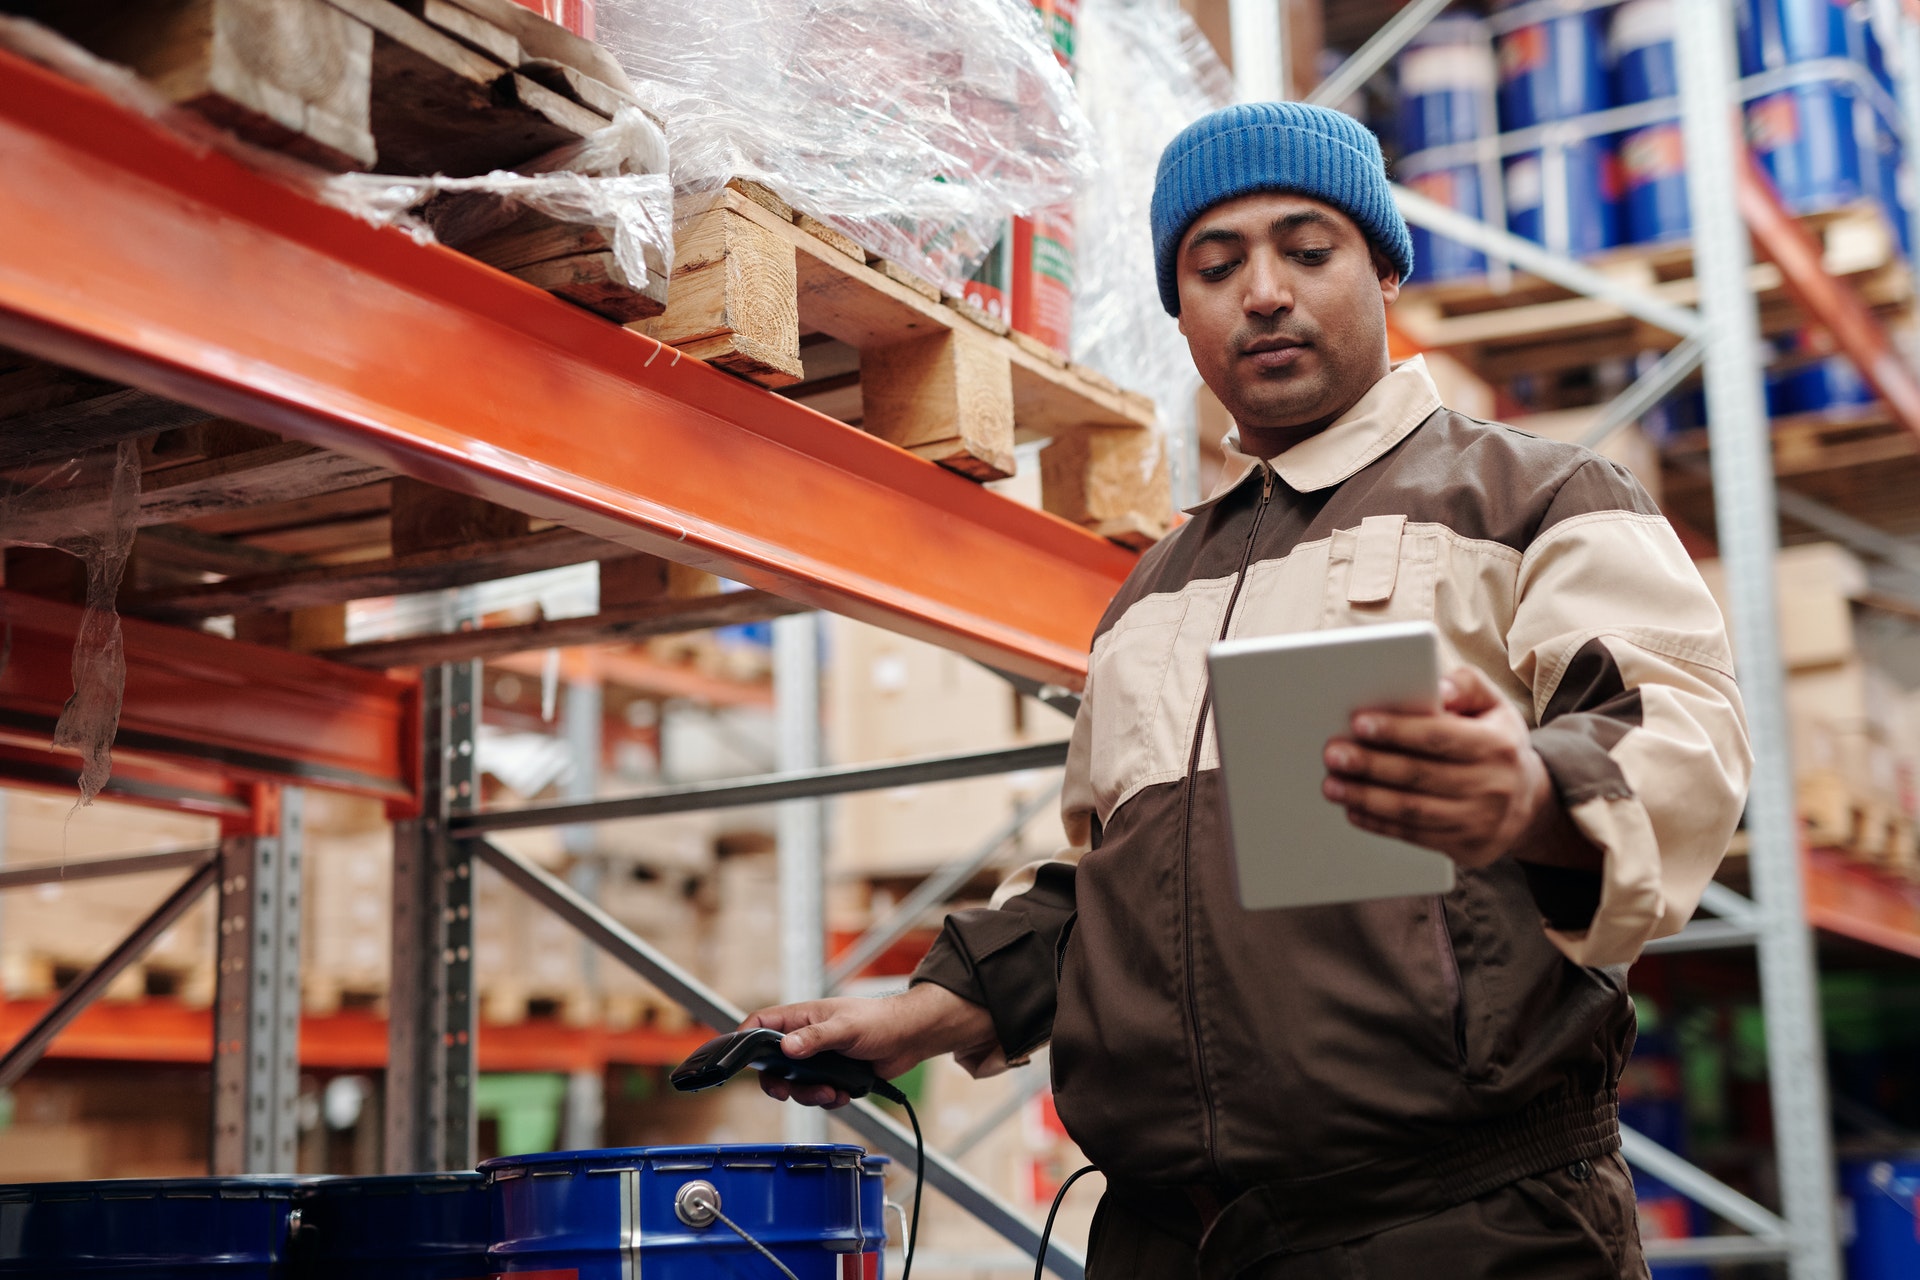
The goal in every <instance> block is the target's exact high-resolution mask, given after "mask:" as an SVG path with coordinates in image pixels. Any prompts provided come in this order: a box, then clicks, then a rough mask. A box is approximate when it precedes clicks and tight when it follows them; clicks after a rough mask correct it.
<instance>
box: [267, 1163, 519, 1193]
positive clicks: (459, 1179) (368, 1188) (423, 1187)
mask: <svg viewBox="0 0 1920 1280" xmlns="http://www.w3.org/2000/svg"><path fill="white" fill-rule="evenodd" d="M486 1184H487V1175H486V1174H484V1173H480V1172H478V1171H477V1170H471V1169H468V1170H461V1171H458V1172H453V1173H382V1174H374V1175H371V1176H369V1177H342V1178H319V1179H316V1180H315V1181H313V1182H310V1183H307V1184H305V1185H303V1186H302V1187H301V1188H300V1196H301V1198H303V1199H305V1198H307V1197H315V1196H318V1197H326V1198H328V1199H332V1198H335V1197H339V1196H403V1195H445V1194H449V1193H452V1192H458V1191H478V1190H480V1189H481V1188H483V1187H485V1186H486Z"/></svg>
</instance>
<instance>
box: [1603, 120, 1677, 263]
mask: <svg viewBox="0 0 1920 1280" xmlns="http://www.w3.org/2000/svg"><path fill="white" fill-rule="evenodd" d="M1620 186H1621V204H1622V208H1623V217H1622V222H1623V224H1624V231H1625V235H1626V239H1627V243H1629V244H1652V243H1655V242H1657V241H1661V240H1680V239H1684V238H1685V237H1686V235H1687V233H1688V231H1689V230H1690V229H1691V225H1692V222H1691V219H1690V218H1689V217H1688V214H1687V149H1686V143H1685V142H1684V141H1683V140H1682V138H1681V136H1680V125H1679V123H1678V122H1676V121H1668V122H1666V123H1663V124H1656V125H1649V126H1648V127H1647V128H1645V129H1635V130H1634V131H1633V132H1631V133H1628V134H1626V135H1625V136H1623V137H1622V138H1621V139H1620Z"/></svg>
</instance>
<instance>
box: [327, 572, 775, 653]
mask: <svg viewBox="0 0 1920 1280" xmlns="http://www.w3.org/2000/svg"><path fill="white" fill-rule="evenodd" d="M806 610H807V606H806V605H803V604H800V603H798V602H797V601H793V600H787V599H784V598H783V597H780V596H776V595H773V594H771V593H769V592H766V591H733V592H728V593H726V594H724V595H714V596H696V597H693V598H690V599H671V598H667V599H659V600H648V601H643V602H640V603H637V604H627V605H617V606H612V607H603V608H602V609H601V610H600V612H599V613H597V614H594V615H592V616H590V617H585V618H557V619H543V620H542V621H539V622H528V623H520V624H517V625H514V626H505V627H482V628H480V629H479V630H476V631H456V632H451V633H448V634H445V635H432V636H409V637H406V638H404V639H399V640H380V641H375V642H371V643H367V644H356V645H348V646H346V647H344V648H338V649H329V650H326V651H325V652H324V653H323V654H322V656H324V657H327V658H331V659H333V660H334V661H335V662H344V663H346V664H348V665H349V666H355V667H370V668H376V669H385V668H390V667H416V666H429V665H432V664H434V663H439V662H467V661H470V660H472V659H474V658H486V659H492V658H497V657H500V656H502V655H504V654H509V653H528V652H532V651H534V650H538V649H555V648H566V647H569V646H572V645H581V644H602V643H606V642H609V641H630V640H641V639H645V638H646V637H648V636H660V635H674V634H677V633H679V632H683V631H704V630H706V629H707V628H709V627H727V626H734V625H736V624H739V623H744V622H765V621H767V620H768V619H770V618H780V617H785V616H786V615H787V614H790V613H803V612H806Z"/></svg>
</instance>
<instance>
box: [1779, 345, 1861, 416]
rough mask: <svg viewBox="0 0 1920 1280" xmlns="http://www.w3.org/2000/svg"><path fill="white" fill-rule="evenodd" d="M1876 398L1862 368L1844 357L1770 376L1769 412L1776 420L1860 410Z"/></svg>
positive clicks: (1832, 358)
mask: <svg viewBox="0 0 1920 1280" xmlns="http://www.w3.org/2000/svg"><path fill="white" fill-rule="evenodd" d="M1877 399H1879V397H1878V396H1876V395H1875V394H1874V391H1873V388H1872V387H1871V386H1869V385H1867V380H1866V379H1865V378H1863V377H1861V376H1860V370H1859V367H1858V366H1856V365H1855V364H1854V363H1853V361H1851V360H1849V359H1847V358H1846V357H1845V356H1827V357H1825V358H1824V359H1820V360H1816V361H1814V362H1813V363H1812V364H1807V365H1802V366H1800V367H1799V368H1797V369H1788V370H1786V371H1785V372H1782V373H1776V374H1770V375H1768V377H1767V413H1768V414H1769V415H1770V416H1772V417H1776V418H1780V417H1785V416H1786V415H1788V414H1790V413H1827V412H1830V411H1834V410H1844V409H1857V408H1861V407H1863V406H1865V405H1870V404H1872V403H1873V402H1874V401H1875V400H1877Z"/></svg>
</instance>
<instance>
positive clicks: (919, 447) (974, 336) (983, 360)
mask: <svg viewBox="0 0 1920 1280" xmlns="http://www.w3.org/2000/svg"><path fill="white" fill-rule="evenodd" d="M860 388H861V399H862V402H863V404H864V406H865V416H864V418H863V421H862V424H861V425H862V426H863V427H864V428H865V429H866V430H867V431H869V432H871V433H872V434H874V435H876V436H879V437H880V438H881V439H882V440H887V441H891V442H892V443H894V444H897V445H899V446H900V447H901V448H903V449H908V450H911V451H912V452H914V453H916V454H918V455H920V456H921V457H923V458H927V459H929V460H931V461H934V462H938V463H940V464H941V465H942V466H944V467H948V468H950V469H951V470H954V471H958V472H960V473H962V474H963V475H968V476H972V477H974V478H975V479H978V480H998V479H1001V478H1002V477H1005V476H1010V475H1012V474H1013V472H1014V457H1013V383H1012V374H1011V370H1010V369H1009V366H1008V362H1007V355H1006V351H1005V350H1004V348H1003V347H1002V346H1001V345H1000V344H998V343H995V342H993V341H992V340H991V339H990V338H989V337H988V336H987V335H986V334H984V333H977V332H970V331H969V330H967V329H963V328H962V329H949V330H947V331H946V332H944V333H935V334H929V335H928V336H926V337H923V338H914V339H912V340H910V341H907V342H902V343H896V344H895V345H893V346H890V347H875V348H871V349H869V350H866V351H863V352H861V354H860Z"/></svg>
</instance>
